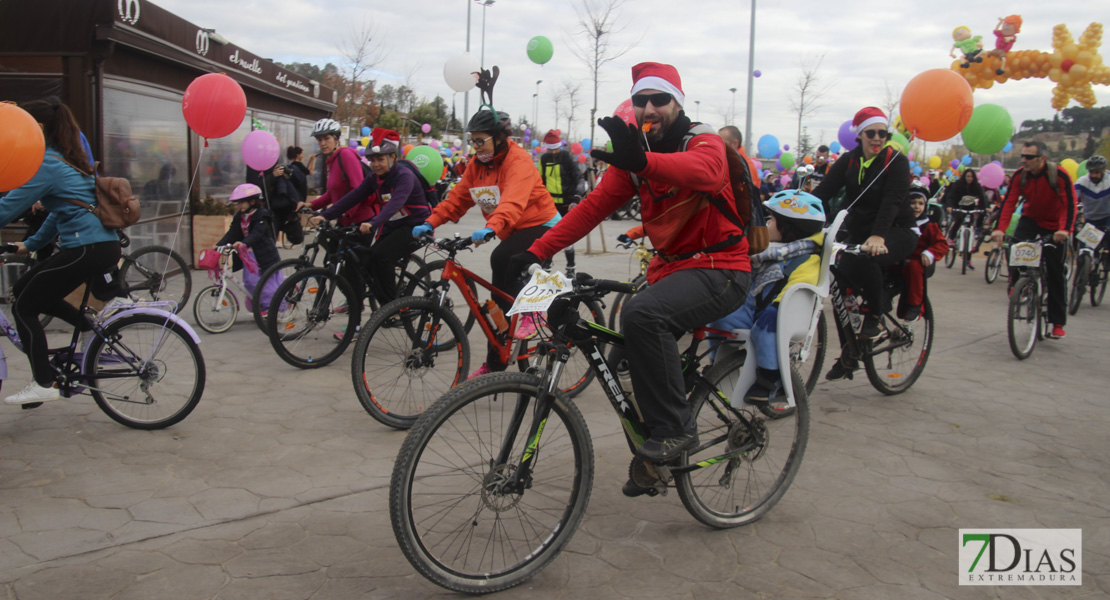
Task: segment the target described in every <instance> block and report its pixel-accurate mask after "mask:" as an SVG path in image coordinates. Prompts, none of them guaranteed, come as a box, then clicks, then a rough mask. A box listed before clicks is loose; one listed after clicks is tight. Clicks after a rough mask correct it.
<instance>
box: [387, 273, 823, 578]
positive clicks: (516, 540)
mask: <svg viewBox="0 0 1110 600" xmlns="http://www.w3.org/2000/svg"><path fill="white" fill-rule="evenodd" d="M607 291H615V292H624V293H628V292H631V291H632V288H631V286H630V284H627V283H619V282H613V281H603V280H597V281H595V280H591V279H590V278H589V276H588V275H585V274H583V273H579V274H578V278H577V280H576V282H575V285H574V290H573V292H572V293H570V294H569V295H566V296H562V297H559V298H557V299H556V300H555V303H554V304H553V305H552V306H551V308H550V310H548V312H547V322H548V324H549V326H550V328H551V329H550V332H551V333H550V337H549V338H547V339H545V340H543V341H542V342H541V343H540V344H539V348H537V351H536V354H537V356H538V357H540V360H539V361H538V362H537V363H536V364H535V365H534V366H533V367H531V368H529V370H528V371H527V372H525V373H496V374H490V375H484V376H482V377H478V378H476V379H474V380H471V381H467V382H465V383H463V384H462V385H460V386H458V387H456V388H454V389H453V390H451V391H450V392H449V393H447V394H446V395H445V396H443V397H442V398H441V399H440V400H439V401H438V402H436V403H435V404H434V405H432V406H431V407H430V408H429V409H428V410H427V411H425V412H424V413H423V414H422V415H421V416H420V418H419V420H418V421H417V423H416V425H415V426H414V427H413V429H412V432H411V433H410V434H409V435H408V437H407V438H405V442H404V444H403V445H402V446H401V450H400V452H399V453H398V455H397V461H396V463H395V465H394V469H393V476H392V479H391V481H390V493H389V513H390V521H391V523H392V525H393V532H394V535H395V536H396V538H397V542H398V544H400V546H401V550H402V552H403V553H404V555H405V557H406V558H407V559H408V560H409V562H410V563H411V564H412V565H413V567H415V568H416V570H417V571H418V572H419V573H420V574H421V575H423V576H424V577H426V578H428V579H429V580H431V581H432V582H434V583H436V584H437V585H440V586H442V587H445V588H447V589H451V590H455V591H460V592H467V593H488V592H495V591H499V590H503V589H506V588H510V587H512V586H515V585H519V584H520V583H522V582H524V581H526V580H528V579H529V578H531V577H532V576H534V575H535V574H536V573H538V572H540V571H541V570H542V569H543V568H544V567H546V566H547V565H548V564H549V563H550V562H551V561H552V560H554V559H555V557H556V556H557V555H558V554H559V552H561V551H562V549H563V548H564V547H565V546H566V545H567V543H569V542H570V539H571V537H572V536H573V535H574V532H575V530H576V529H577V528H578V525H579V523H580V522H581V520H582V517H583V515H585V513H586V506H587V504H588V503H589V498H590V493H591V488H592V486H593V478H594V457H593V442H592V440H591V437H590V432H589V429H588V428H587V425H586V421H585V419H584V418H583V416H582V414H581V413H580V412H579V410H578V408H577V407H576V406H575V404H574V402H573V400H571V399H570V398H568V397H567V396H566V394H564V393H563V392H562V391H561V389H560V383H559V382H560V379H561V378H562V376H563V375H564V370H565V367H566V365H567V361H568V360H569V359H570V356H571V354H572V353H573V352H574V351H577V352H578V354H580V355H581V356H585V357H586V358H587V359H588V360H589V364H590V369H591V370H592V371H593V372H594V373H596V376H597V378H598V379H599V380H600V381H602V382H604V383H605V385H603V386H602V389H603V390H604V392H605V395H606V397H608V398H609V402H610V404H611V405H612V407H613V409H614V411H615V412H616V415H617V419H618V421H619V422H620V424H621V430H622V431H623V432H624V434H625V441H626V442H627V444H628V448H629V450H630V451H632V452H633V453H635V451H636V449H637V448H638V447H639V446H640V445H642V444H643V442H644V440H645V439H646V437H647V432H646V431H645V430H644V427H643V424H642V421H641V419H640V417H639V409H638V407H637V404H636V401H635V399H634V398H633V395H632V394H631V392H629V391H627V390H625V389H623V387H622V386H621V384H620V382H619V380H618V378H617V376H616V373H617V371H616V369H615V367H614V366H613V365H612V364H611V363H610V362H609V360H607V359H606V358H605V357H603V356H602V348H603V347H604V346H605V345H610V346H620V345H622V344H623V343H624V338H623V336H621V334H619V333H617V332H614V331H612V330H610V329H607V328H605V327H604V326H602V325H599V324H597V323H592V322H589V321H587V320H585V319H582V318H581V315H580V313H579V306H580V305H581V304H582V303H588V302H596V301H598V299H599V298H600V297H601V296H602V295H603V294H604V293H605V292H607ZM705 334H706V331H705V329H704V328H701V329H698V330H695V331H694V335H692V336H691V341H690V345H689V347H688V348H687V349H686V350H685V351H684V352H683V354H682V359H683V365H684V375H685V377H686V383H687V389H688V390H690V391H689V401H690V406H691V410H692V411H693V414H694V415H695V417H696V419H697V429H698V438H699V441H698V443H697V445H696V446H695V447H693V448H691V449H689V450H686V451H684V452H683V453H682V454H681V456H679V457H678V458H677V459H675V460H674V461H671V462H669V463H667V464H653V463H650V462H647V461H644V460H643V459H640V458H638V457H634V458H633V459H632V462H631V465H630V467H629V475H630V478H631V479H632V481H633V482H634V483H636V484H637V485H639V486H641V487H643V488H650V490H652V492H654V493H652V495H655V494H665V493H666V492H667V491H668V490H669V489H670V488H672V487H673V488H675V489H676V490H677V492H678V495H679V498H680V499H681V501H682V503H683V505H684V506H685V507H686V510H687V511H689V512H690V514H691V515H692V516H693V517H694V518H695V519H697V520H698V521H700V522H702V523H704V524H706V525H708V526H710V527H715V528H729V527H736V526H739V525H744V524H747V523H751V522H753V521H755V520H757V519H759V518H760V517H762V516H763V515H765V514H766V513H767V512H768V511H769V510H771V508H772V507H773V506H774V505H775V504H776V503H777V502H778V501H779V500H780V499H781V498H782V497H783V495H784V494H785V493H786V490H787V489H788V488H789V486H790V484H791V482H792V481H793V480H794V477H795V475H796V474H797V472H798V469H799V468H800V466H801V461H802V457H803V456H804V454H805V448H806V442H807V439H808V434H809V419H810V415H809V403H808V400H807V397H806V395H805V391H804V389H805V388H804V386H803V385H802V382H801V379H800V377H798V375H797V373H796V372H793V373H792V377H793V384H794V390H795V398H794V405H793V406H792V407H789V408H790V410H779V408H781V407H777V406H775V405H774V403H771V405H770V406H768V407H765V408H762V409H757V408H755V407H753V406H750V405H745V404H744V402H743V400H742V398H743V395H744V392H745V391H746V390H736V389H735V387H736V382H737V381H738V380H739V376H740V372H741V370H742V368H743V358H742V357H741V356H739V355H737V354H733V355H732V356H731V357H728V358H723V359H721V360H718V361H717V362H716V363H714V364H713V366H711V367H709V368H705V369H703V368H702V367H701V365H702V359H703V358H705V356H706V354H707V353H708V352H707V351H706V352H703V351H702V350H701V345H702V342H703V340H704V338H705ZM622 479H623V478H622ZM618 483H619V482H618V481H617V480H614V481H612V484H613V485H617V484H618Z"/></svg>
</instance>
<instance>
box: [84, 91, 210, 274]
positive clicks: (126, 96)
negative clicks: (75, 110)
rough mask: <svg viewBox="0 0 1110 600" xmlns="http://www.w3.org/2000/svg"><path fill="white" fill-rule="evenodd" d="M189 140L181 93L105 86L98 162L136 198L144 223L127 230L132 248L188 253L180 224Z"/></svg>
mask: <svg viewBox="0 0 1110 600" xmlns="http://www.w3.org/2000/svg"><path fill="white" fill-rule="evenodd" d="M187 136H188V130H187V128H186V125H185V118H184V117H183V116H182V114H181V95H180V94H175V93H172V92H166V91H163V90H158V89H156V88H150V87H147V86H141V85H138V84H132V83H128V82H123V81H111V82H106V83H105V87H104V137H103V141H104V156H102V157H98V159H99V160H100V161H102V163H103V164H102V170H103V172H104V174H105V175H108V176H111V177H124V178H126V179H128V180H129V181H130V182H131V189H132V190H133V191H134V192H135V195H136V196H138V197H139V201H140V203H141V206H142V220H141V221H140V222H139V223H136V224H135V225H132V226H131V227H130V228H128V229H127V235H128V236H129V237H130V238H131V240H132V248H133V249H134V248H138V247H141V246H146V245H150V244H157V245H160V246H170V245H173V246H174V247H175V248H176V249H177V251H178V252H183V253H185V254H188V252H189V240H190V236H189V229H188V226H189V221H188V219H184V220H182V219H180V216H181V212H182V210H183V209H184V207H185V201H186V199H187V195H188V181H189V175H190V172H189V153H188V141H187V140H188V137H187ZM179 223H180V224H181V232H180V233H178V225H179ZM175 238H176V239H175Z"/></svg>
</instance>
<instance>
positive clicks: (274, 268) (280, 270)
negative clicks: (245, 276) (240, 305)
mask: <svg viewBox="0 0 1110 600" xmlns="http://www.w3.org/2000/svg"><path fill="white" fill-rule="evenodd" d="M311 266H312V263H310V262H308V259H307V258H304V257H298V258H287V259H285V260H280V261H278V262H276V263H274V264H272V265H270V266H269V267H267V268H266V270H265V271H262V273H261V274H260V275H259V276H258V284H256V285H255V286H254V291H253V292H251V312H252V314H253V316H254V323H255V325H258V328H259V329H261V330H262V333H266V318H265V316H264V315H266V314H267V311H269V309H270V306H269V303H267V304H266V305H265V306H263V304H262V290H264V289H265V288H266V284H267V282H269V281H270V280H271V279H272V278H274V277H279V278H280V279H278V282H279V283H278V285H281V283H280V282H282V281H285V280H286V279H289V277H291V276H292V275H293V274H294V273H296V272H297V271H300V270H302V269H307V268H309V267H311ZM275 289H276V288H275ZM271 300H273V299H272V298H271Z"/></svg>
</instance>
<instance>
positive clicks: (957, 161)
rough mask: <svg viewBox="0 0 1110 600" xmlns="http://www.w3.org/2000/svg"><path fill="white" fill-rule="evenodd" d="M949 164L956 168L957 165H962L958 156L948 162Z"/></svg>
mask: <svg viewBox="0 0 1110 600" xmlns="http://www.w3.org/2000/svg"><path fill="white" fill-rule="evenodd" d="M948 166H950V167H952V168H953V169H955V168H956V167H958V166H960V159H958V158H953V159H952V162H950V163H948Z"/></svg>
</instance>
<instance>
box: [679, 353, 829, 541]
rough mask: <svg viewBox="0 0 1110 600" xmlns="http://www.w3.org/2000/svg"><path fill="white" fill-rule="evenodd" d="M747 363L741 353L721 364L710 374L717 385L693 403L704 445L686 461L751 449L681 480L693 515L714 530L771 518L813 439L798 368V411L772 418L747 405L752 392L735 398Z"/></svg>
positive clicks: (685, 455) (697, 395)
mask: <svg viewBox="0 0 1110 600" xmlns="http://www.w3.org/2000/svg"><path fill="white" fill-rule="evenodd" d="M743 366H744V356H743V355H742V354H740V353H732V354H730V355H728V356H727V357H725V358H724V359H723V360H720V361H718V362H717V363H715V364H714V365H713V366H712V367H711V368H710V369H709V371H708V372H707V373H706V374H705V377H706V379H708V380H709V383H710V384H711V385H712V386H713V387H712V388H711V389H704V388H701V387H700V386H699V387H698V388H695V391H694V394H693V396H691V398H690V402H691V410H692V411H693V414H694V416H695V418H696V420H697V425H698V446H697V447H696V448H694V449H693V450H692V451H689V452H684V453H683V459H682V463H683V464H685V465H691V464H695V463H698V462H701V461H705V462H709V461H711V460H713V459H716V458H718V457H720V456H721V455H723V454H725V453H727V452H730V451H734V450H740V449H744V451H743V452H740V453H738V454H736V455H735V456H732V457H730V458H727V459H723V460H717V461H715V462H712V463H710V464H708V466H705V467H702V468H701V469H696V470H693V471H688V472H686V473H679V474H678V475H676V476H675V488H676V489H677V490H678V497H679V498H680V499H681V500H682V504H683V505H684V506H685V507H686V510H687V511H689V513H690V514H691V515H693V517H694V518H695V519H697V520H698V521H700V522H702V523H704V524H706V525H708V526H710V527H717V528H726V527H737V526H739V525H745V524H747V523H751V522H752V521H755V520H757V519H759V518H760V517H762V516H763V515H765V514H767V511H769V510H771V507H773V506H774V505H775V504H776V503H777V502H778V501H779V500H780V499H782V496H783V495H784V494H785V493H786V490H787V488H789V487H790V484H791V482H793V481H794V476H795V475H797V473H798V469H799V468H800V467H801V464H802V457H803V456H805V450H806V442H807V441H808V439H809V400H808V396H807V395H806V392H805V384H804V382H803V381H802V378H801V377H800V376H799V375H798V373H797V371H796V370H795V369H793V368H792V369H791V382H792V383H793V386H794V400H795V407H794V410H789V411H781V412H778V413H777V414H775V415H774V416H768V415H766V414H764V413H763V412H761V411H759V410H756V409H755V408H754V407H752V406H750V405H745V404H744V400H743V397H742V395H743V393H744V390H741V391H740V392H738V393H739V394H741V397H732V396H733V392H734V391H735V390H734V388H735V386H736V381H737V380H738V379H739V377H740V370H741V368H742V367H743ZM718 391H720V392H721V393H722V394H724V396H725V397H721V396H720V395H718V393H717V392H718ZM730 402H731V404H730Z"/></svg>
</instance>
